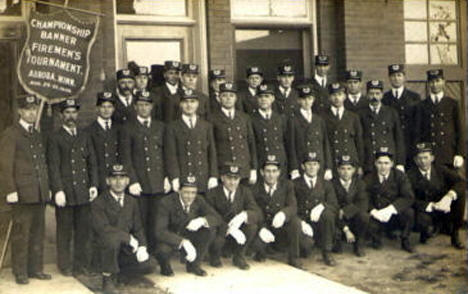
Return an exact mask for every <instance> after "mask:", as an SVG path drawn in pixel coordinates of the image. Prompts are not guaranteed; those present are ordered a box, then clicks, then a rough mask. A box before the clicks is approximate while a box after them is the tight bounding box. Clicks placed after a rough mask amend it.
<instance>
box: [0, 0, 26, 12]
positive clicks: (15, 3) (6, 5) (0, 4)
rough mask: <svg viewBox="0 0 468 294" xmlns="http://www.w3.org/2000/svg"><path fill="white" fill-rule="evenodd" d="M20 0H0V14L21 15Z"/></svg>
mask: <svg viewBox="0 0 468 294" xmlns="http://www.w3.org/2000/svg"><path fill="white" fill-rule="evenodd" d="M21 10H22V9H21V1H20V0H0V16H21Z"/></svg>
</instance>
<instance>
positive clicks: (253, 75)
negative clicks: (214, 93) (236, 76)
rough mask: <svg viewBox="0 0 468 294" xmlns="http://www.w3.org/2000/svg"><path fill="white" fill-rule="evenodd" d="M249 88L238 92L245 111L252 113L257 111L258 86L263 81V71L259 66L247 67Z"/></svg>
mask: <svg viewBox="0 0 468 294" xmlns="http://www.w3.org/2000/svg"><path fill="white" fill-rule="evenodd" d="M246 81H247V89H245V90H242V91H240V92H239V94H238V99H239V101H240V103H241V104H242V107H243V109H244V112H245V113H247V114H248V115H251V114H252V113H254V112H255V111H257V108H258V104H257V97H256V96H257V88H258V86H260V85H261V84H262V83H263V71H262V69H261V68H259V67H258V66H252V67H249V68H247V78H246Z"/></svg>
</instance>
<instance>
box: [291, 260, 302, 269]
mask: <svg viewBox="0 0 468 294" xmlns="http://www.w3.org/2000/svg"><path fill="white" fill-rule="evenodd" d="M288 264H289V265H290V266H293V267H295V268H298V269H303V267H302V262H300V261H299V260H298V259H297V258H291V259H289V261H288Z"/></svg>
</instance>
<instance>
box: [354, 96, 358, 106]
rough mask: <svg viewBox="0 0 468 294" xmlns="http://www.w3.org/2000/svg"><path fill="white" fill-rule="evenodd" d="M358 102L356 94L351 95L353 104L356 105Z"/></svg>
mask: <svg viewBox="0 0 468 294" xmlns="http://www.w3.org/2000/svg"><path fill="white" fill-rule="evenodd" d="M357 103H358V98H357V96H353V104H354V105H356V104H357Z"/></svg>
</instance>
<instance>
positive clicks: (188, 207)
mask: <svg viewBox="0 0 468 294" xmlns="http://www.w3.org/2000/svg"><path fill="white" fill-rule="evenodd" d="M184 210H185V213H189V212H190V206H188V205H187V206H185V208H184Z"/></svg>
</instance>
